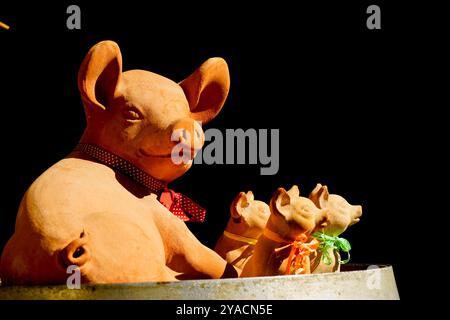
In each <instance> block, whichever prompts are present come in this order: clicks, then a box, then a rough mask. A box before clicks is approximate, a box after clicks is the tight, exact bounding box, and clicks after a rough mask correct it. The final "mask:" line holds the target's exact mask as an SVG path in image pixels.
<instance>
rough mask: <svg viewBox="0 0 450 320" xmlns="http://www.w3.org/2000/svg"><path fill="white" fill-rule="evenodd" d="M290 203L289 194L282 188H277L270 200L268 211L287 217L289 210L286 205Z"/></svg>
mask: <svg viewBox="0 0 450 320" xmlns="http://www.w3.org/2000/svg"><path fill="white" fill-rule="evenodd" d="M290 204H291V196H290V195H289V193H288V192H287V191H286V190H285V189H284V188H278V189H277V191H275V193H274V195H273V196H272V199H271V200H270V211H271V212H272V213H274V214H279V215H281V216H284V217H285V218H288V217H289V216H290V210H289V208H288V206H289V205H290Z"/></svg>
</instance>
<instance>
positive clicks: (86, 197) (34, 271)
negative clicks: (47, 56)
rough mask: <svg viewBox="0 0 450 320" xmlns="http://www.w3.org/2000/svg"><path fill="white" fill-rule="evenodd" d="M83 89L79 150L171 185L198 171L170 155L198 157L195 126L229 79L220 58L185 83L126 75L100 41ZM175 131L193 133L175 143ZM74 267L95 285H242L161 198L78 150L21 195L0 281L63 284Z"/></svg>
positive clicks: (113, 48) (211, 112)
mask: <svg viewBox="0 0 450 320" xmlns="http://www.w3.org/2000/svg"><path fill="white" fill-rule="evenodd" d="M78 85H79V89H80V93H81V97H82V101H83V104H84V106H85V111H86V118H87V127H86V130H85V132H84V134H83V136H82V138H81V142H82V143H89V144H95V145H97V146H100V147H102V148H104V149H105V150H107V151H109V152H111V153H113V154H116V155H118V156H120V157H122V158H124V159H126V160H128V161H130V162H131V163H133V164H134V165H135V166H136V167H139V168H141V169H142V170H143V171H145V172H146V173H147V174H149V175H151V176H153V177H154V178H157V179H160V180H163V181H165V182H170V181H172V180H174V179H176V178H177V177H179V176H181V175H182V174H183V173H185V172H186V171H187V170H188V169H189V168H190V166H191V164H192V162H189V163H187V164H181V165H176V164H174V163H173V162H172V161H171V158H170V156H169V155H170V153H171V150H172V148H173V147H174V145H175V144H176V143H178V142H183V143H185V144H186V145H188V146H190V147H192V148H191V149H192V150H193V151H194V153H195V151H196V150H197V149H198V148H200V147H201V146H202V145H203V140H204V136H203V131H202V129H201V127H200V126H198V125H197V124H196V123H195V122H194V120H200V121H202V122H203V124H204V123H206V122H208V121H210V120H211V119H212V118H214V116H215V115H216V114H217V113H218V112H219V111H220V109H221V108H222V106H223V104H224V101H225V99H226V97H227V94H228V90H229V73H228V68H227V64H226V62H225V61H224V60H223V59H220V58H212V59H209V60H207V61H206V62H205V63H203V64H202V65H201V66H200V67H199V68H198V69H197V70H196V71H195V72H194V73H193V74H192V75H191V76H189V77H188V78H186V79H185V80H183V81H182V82H181V83H180V84H177V83H176V82H173V81H172V80H169V79H167V78H164V77H162V76H160V75H157V74H154V73H151V72H148V71H143V70H130V71H126V72H122V57H121V53H120V50H119V47H118V45H117V44H116V43H114V42H112V41H103V42H100V43H98V44H97V45H95V46H94V47H93V48H92V49H91V50H90V51H89V52H88V54H87V56H86V58H85V59H84V61H83V63H82V65H81V68H80V71H79V75H78ZM177 129H182V130H185V131H184V132H185V133H189V134H184V135H182V137H180V139H179V141H171V134H172V132H174V130H177ZM183 139H184V140H183ZM71 264H75V265H77V266H79V267H80V270H81V274H82V281H83V282H89V283H105V282H109V283H113V282H136V281H167V280H176V279H180V278H220V277H223V276H236V271H235V270H234V269H233V268H230V266H227V264H226V262H225V260H224V259H222V258H221V257H220V256H219V255H218V254H216V253H215V252H214V251H212V250H210V249H208V248H207V247H205V246H203V245H202V244H201V243H200V242H199V241H198V240H197V239H196V238H195V236H194V235H193V234H192V233H191V232H190V231H189V230H188V228H187V227H186V225H185V224H184V223H183V222H182V221H181V220H179V219H178V218H176V217H175V216H174V215H173V214H172V213H171V212H169V211H168V210H167V209H166V208H165V207H164V206H163V205H161V203H160V202H159V201H158V200H157V198H156V195H155V194H152V193H149V191H148V190H147V189H146V188H144V187H143V186H141V185H140V184H138V183H136V182H135V181H133V180H131V179H129V178H127V177H126V176H124V175H121V174H120V173H117V172H114V171H113V170H112V169H110V168H109V167H107V166H105V165H102V164H100V163H97V162H96V161H94V160H93V159H92V158H90V157H89V156H87V155H85V154H83V153H80V152H78V151H77V152H73V153H71V154H70V155H68V156H67V157H66V158H65V159H63V160H61V161H59V162H58V163H56V164H55V165H53V166H52V167H50V168H49V169H48V170H47V171H45V172H44V173H43V174H42V175H41V176H40V177H39V178H38V179H36V181H35V182H34V183H33V184H32V185H31V187H30V188H29V189H28V191H27V192H26V194H25V195H24V197H23V199H22V202H21V204H20V208H19V211H18V215H17V220H16V228H15V233H14V235H13V236H12V238H11V239H10V240H9V242H8V243H7V245H6V247H5V248H4V251H3V254H2V258H1V265H0V276H1V278H2V280H3V282H4V284H6V283H8V284H56V283H65V282H66V279H67V277H68V274H67V273H66V268H67V266H68V265H71Z"/></svg>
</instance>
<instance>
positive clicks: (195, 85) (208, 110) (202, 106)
mask: <svg viewBox="0 0 450 320" xmlns="http://www.w3.org/2000/svg"><path fill="white" fill-rule="evenodd" d="M180 86H181V88H183V90H184V94H185V95H186V98H187V100H188V102H189V108H190V109H191V116H192V118H193V119H194V120H197V121H201V122H202V123H203V124H204V123H207V122H209V121H211V120H212V119H213V118H214V117H215V116H216V115H217V114H218V113H219V111H220V109H222V106H223V104H224V103H225V100H226V98H227V96H228V91H229V90H230V73H229V71H228V65H227V63H226V62H225V60H224V59H222V58H211V59H208V60H206V61H205V62H204V63H203V64H202V65H201V66H200V67H199V68H198V69H197V70H195V71H194V73H193V74H191V75H190V76H189V77H188V78H186V79H184V80H183V81H181V82H180Z"/></svg>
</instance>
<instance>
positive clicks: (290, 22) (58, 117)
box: [0, 1, 432, 297]
mask: <svg viewBox="0 0 450 320" xmlns="http://www.w3.org/2000/svg"><path fill="white" fill-rule="evenodd" d="M312 3H313V2H312V1H309V2H305V3H303V2H298V3H296V2H293V4H291V2H282V1H276V2H268V3H266V4H264V3H262V2H260V1H254V2H252V1H250V2H247V1H246V3H245V6H244V5H238V4H233V5H231V4H229V3H227V2H219V3H213V2H201V1H190V2H189V3H184V4H183V5H181V4H178V3H168V4H167V5H161V4H160V3H158V4H156V3H155V2H151V1H143V2H141V1H139V2H138V1H122V2H121V3H120V4H119V3H113V2H95V4H93V3H88V2H86V1H71V2H67V1H61V2H60V3H56V2H55V3H52V2H48V3H34V4H32V5H31V4H23V5H20V4H17V5H15V6H14V7H8V8H6V7H5V5H4V4H3V3H2V4H1V5H0V21H3V22H5V23H8V24H9V25H10V26H11V29H10V30H9V31H5V30H0V54H1V59H0V84H1V87H0V95H1V99H0V104H1V107H2V126H0V130H1V137H2V141H1V142H2V160H3V161H2V162H4V164H3V185H5V186H6V189H5V191H4V192H3V193H2V197H3V203H2V213H1V214H2V216H1V220H0V248H2V247H3V246H4V244H5V243H6V241H7V239H8V238H9V237H10V236H11V234H12V233H13V230H14V219H15V215H16V212H17V207H18V205H19V202H20V199H21V197H22V195H23V193H24V192H25V191H26V189H27V188H28V186H29V185H30V184H31V183H32V181H33V180H34V179H35V178H37V177H38V176H39V175H40V174H41V173H42V172H43V171H44V170H45V169H46V168H48V167H49V166H51V165H52V164H53V163H55V162H56V161H58V160H59V159H61V158H63V157H64V156H65V155H66V154H67V153H69V152H70V151H71V150H72V148H73V147H74V146H75V144H76V143H77V141H78V139H79V138H80V136H81V134H82V131H83V129H84V125H85V120H84V112H83V107H82V105H81V101H80V98H79V93H78V90H77V85H76V76H77V72H78V68H79V65H80V63H81V61H82V59H83V58H84V55H85V54H86V52H87V51H88V50H89V48H90V47H91V46H92V45H94V44H95V43H96V42H98V41H101V40H106V39H110V40H114V41H116V42H117V43H118V44H119V46H120V48H121V50H122V55H123V62H124V70H130V69H144V70H150V71H153V72H156V73H159V74H161V75H164V76H166V77H168V78H170V79H173V80H175V81H180V80H182V79H183V78H185V77H186V76H188V75H189V74H190V73H191V72H192V71H194V70H195V69H196V68H197V67H198V66H199V65H200V64H201V63H202V62H203V61H204V60H206V59H207V58H209V57H213V56H221V57H223V58H225V59H226V60H227V62H228V64H229V67H230V73H231V91H230V95H229V98H228V100H227V102H226V104H225V107H224V108H223V110H222V112H221V113H220V115H219V116H218V117H217V118H216V119H215V120H214V121H213V122H211V123H210V124H208V125H207V126H206V128H209V127H215V128H218V129H221V130H223V131H224V130H225V128H243V129H244V130H245V129H248V128H255V129H259V128H268V129H270V128H278V129H280V140H281V143H280V169H279V172H278V174H277V175H274V176H260V175H259V166H256V165H214V166H207V165H196V166H194V167H193V168H192V169H191V170H190V171H189V172H188V173H186V174H185V175H184V176H183V177H181V178H179V179H178V180H177V181H175V182H174V183H172V184H171V186H172V187H173V188H174V189H175V190H177V191H180V192H183V193H185V194H187V195H189V196H190V197H191V198H193V199H195V200H196V201H197V202H198V203H200V204H201V205H203V206H204V207H206V208H207V209H208V214H207V220H206V222H205V223H204V224H202V225H189V227H190V228H191V230H193V232H194V233H195V234H196V235H197V236H198V238H199V239H200V240H201V241H202V242H203V243H205V244H206V245H208V246H213V245H214V243H215V241H216V239H217V238H218V236H219V235H220V233H221V232H222V231H223V228H224V227H225V223H226V221H227V220H228V215H229V213H228V207H229V204H230V202H231V200H232V199H233V197H234V196H235V195H236V194H237V193H238V192H239V191H247V190H252V191H253V192H254V193H255V195H256V198H258V199H261V200H265V201H268V200H269V199H270V197H271V194H272V193H273V192H274V191H275V189H276V188H277V187H279V186H283V187H285V188H289V187H290V186H291V185H293V184H298V185H299V186H300V189H301V190H304V191H303V192H304V193H305V194H307V193H309V191H310V190H311V189H312V188H313V187H314V186H315V184H316V183H317V182H321V183H322V184H327V185H328V186H329V189H330V191H331V192H332V193H337V194H340V195H343V196H344V197H345V198H347V199H348V200H349V202H351V203H353V204H361V205H363V210H364V213H363V217H362V220H361V222H360V223H359V224H357V225H355V226H354V227H352V228H350V229H349V230H348V231H347V232H346V233H345V235H344V236H345V237H346V238H347V239H349V240H350V242H351V243H352V246H353V250H352V259H353V261H354V262H367V263H374V264H376V263H389V264H392V265H394V271H395V274H396V277H397V283H398V286H399V289H400V294H401V295H402V297H405V296H408V295H413V293H411V292H410V291H408V290H406V286H408V285H410V284H411V283H410V282H408V278H407V274H408V273H410V272H411V269H410V261H411V259H413V258H412V257H411V256H409V255H407V251H406V250H404V248H403V246H402V243H403V242H402V241H400V240H399V237H400V238H401V237H402V234H403V233H404V230H405V225H406V221H410V217H411V215H412V214H413V212H411V211H408V210H406V207H405V206H404V203H405V202H407V200H405V198H404V192H403V191H405V189H408V192H410V194H409V195H410V197H416V196H417V195H418V193H419V192H420V191H419V188H420V187H421V188H425V186H423V185H422V186H420V187H419V186H418V187H417V188H415V187H414V183H415V181H416V179H418V177H419V176H420V175H421V174H422V173H421V172H419V170H417V167H415V164H412V163H411V161H413V160H414V159H416V158H415V155H416V154H417V153H422V152H425V149H424V147H423V145H422V142H423V141H422V140H421V139H422V138H421V134H420V133H421V129H420V126H418V123H420V122H417V120H418V119H420V121H423V122H426V121H427V117H426V116H425V115H423V114H422V113H421V112H420V111H416V109H415V108H414V107H413V106H414V105H422V107H423V104H422V102H423V100H424V99H425V97H424V96H425V95H424V93H423V92H422V91H421V90H422V89H421V87H420V85H419V79H420V81H423V80H427V79H429V78H428V77H427V76H426V75H425V76H422V74H423V73H426V72H427V68H426V67H425V66H424V64H423V62H426V61H428V62H430V63H431V62H432V61H430V60H432V58H429V57H425V56H424V55H423V54H422V51H421V50H423V49H424V48H428V49H430V46H429V44H427V42H428V41H430V42H431V40H430V37H429V34H427V33H426V32H425V31H424V29H422V28H421V24H420V23H414V21H416V22H417V21H419V20H420V19H418V18H417V16H415V13H414V14H412V13H411V9H414V10H415V11H414V12H417V11H421V8H420V7H417V6H414V5H412V4H410V5H406V2H405V3H404V4H402V5H398V6H396V7H394V6H393V5H392V4H390V5H388V4H387V3H384V2H380V1H374V2H373V3H375V4H379V5H380V7H381V10H382V29H381V30H368V29H367V28H366V19H367V16H368V15H367V14H366V8H367V6H368V5H369V4H372V2H370V3H369V2H360V3H356V2H355V3H352V4H350V3H347V1H330V2H322V1H320V2H314V4H312ZM69 4H78V5H80V7H81V12H82V15H81V20H82V29H81V30H68V29H67V28H66V19H67V17H68V15H67V14H66V8H67V6H68V5H69ZM417 9H419V10H417ZM422 13H423V14H426V12H425V11H422ZM424 51H425V52H426V51H428V50H424ZM427 98H429V97H427ZM411 165H412V169H410V166H411Z"/></svg>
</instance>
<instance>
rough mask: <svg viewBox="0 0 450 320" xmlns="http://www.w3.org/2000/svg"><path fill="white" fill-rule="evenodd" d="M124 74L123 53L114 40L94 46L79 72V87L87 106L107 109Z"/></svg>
mask: <svg viewBox="0 0 450 320" xmlns="http://www.w3.org/2000/svg"><path fill="white" fill-rule="evenodd" d="M121 74H122V55H121V53H120V49H119V46H118V45H117V43H115V42H113V41H102V42H99V43H97V44H96V45H95V46H93V47H92V48H91V49H90V50H89V52H88V53H87V55H86V57H85V58H84V60H83V63H82V64H81V67H80V71H79V72H78V89H79V90H80V93H81V98H82V100H83V103H84V104H85V106H86V107H87V108H88V109H89V107H91V108H101V109H106V107H107V104H108V102H109V101H111V99H112V98H113V97H114V94H115V92H116V88H117V85H118V83H119V81H120V76H121Z"/></svg>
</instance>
